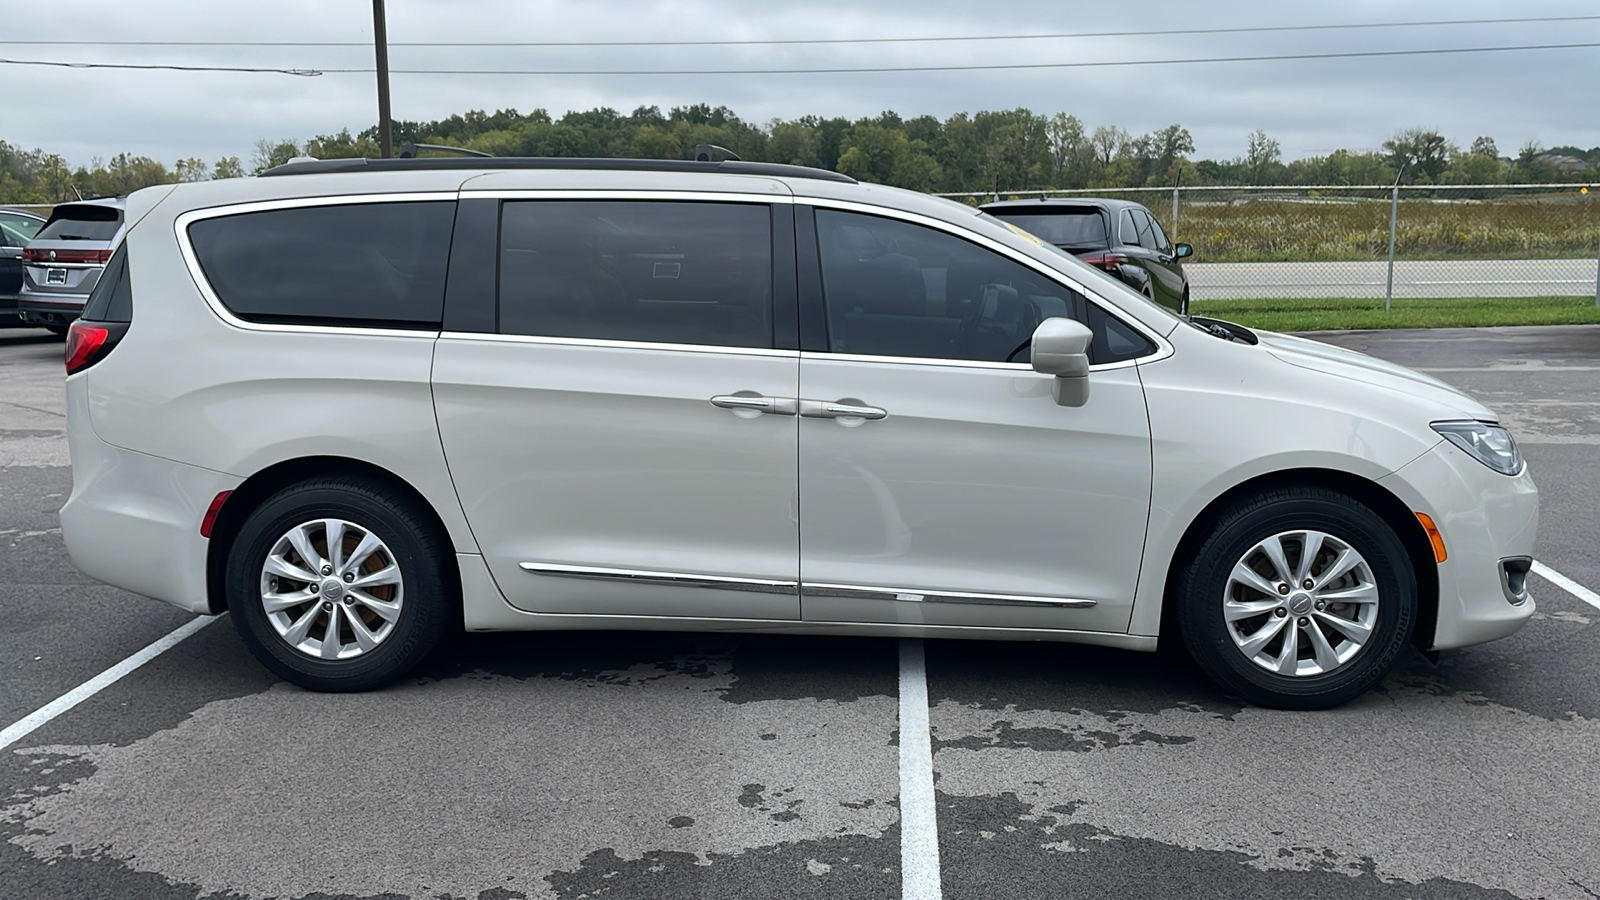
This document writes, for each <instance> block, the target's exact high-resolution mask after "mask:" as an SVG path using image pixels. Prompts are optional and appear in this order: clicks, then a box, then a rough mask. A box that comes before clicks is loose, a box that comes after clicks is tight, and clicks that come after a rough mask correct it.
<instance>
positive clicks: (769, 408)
mask: <svg viewBox="0 0 1600 900" xmlns="http://www.w3.org/2000/svg"><path fill="white" fill-rule="evenodd" d="M711 405H712V406H715V407H718V408H720V409H731V410H733V411H734V412H736V413H737V412H743V411H745V410H749V411H751V412H758V413H770V414H771V415H775V416H792V415H794V414H795V408H796V406H797V404H796V403H795V399H794V398H793V397H763V396H761V395H760V394H755V393H739V394H718V395H717V396H715V397H712V398H711Z"/></svg>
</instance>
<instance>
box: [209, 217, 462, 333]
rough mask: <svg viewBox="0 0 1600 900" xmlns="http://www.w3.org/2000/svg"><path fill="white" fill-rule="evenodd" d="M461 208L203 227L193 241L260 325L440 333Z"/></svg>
mask: <svg viewBox="0 0 1600 900" xmlns="http://www.w3.org/2000/svg"><path fill="white" fill-rule="evenodd" d="M455 208H456V204H455V202H454V201H450V200H443V201H421V202H400V203H361V204H348V205H339V206H306V207H296V208H292V209H275V210H264V211H261V212H250V213H240V214H237V215H231V216H218V217H216V218H210V219H201V220H199V221H197V222H194V223H192V224H190V225H189V241H190V243H191V245H192V246H193V247H194V254H195V259H196V260H197V261H198V262H199V263H200V268H201V270H202V271H203V272H204V273H205V277H206V281H207V282H208V283H209V284H210V285H211V289H212V291H213V292H215V293H216V295H217V299H219V300H221V301H222V304H223V305H224V306H226V307H227V308H228V310H229V312H232V313H233V314H234V315H236V316H238V317H239V318H241V319H245V320H248V321H254V322H270V323H281V324H323V325H351V326H357V327H374V328H382V327H392V328H416V327H427V328H437V327H439V323H440V320H441V317H442V313H443V309H444V283H445V271H446V268H447V265H448V263H449V258H450V234H451V231H452V228H453V226H454V222H455Z"/></svg>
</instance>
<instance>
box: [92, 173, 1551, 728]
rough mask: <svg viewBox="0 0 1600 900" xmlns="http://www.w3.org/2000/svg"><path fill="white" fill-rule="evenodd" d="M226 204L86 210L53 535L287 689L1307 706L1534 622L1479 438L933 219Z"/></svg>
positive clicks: (708, 205)
mask: <svg viewBox="0 0 1600 900" xmlns="http://www.w3.org/2000/svg"><path fill="white" fill-rule="evenodd" d="M270 174H271V175H273V176H274V177H268V178H255V179H230V180H225V181H215V182H209V183H199V184H183V185H177V186H171V185H165V186H161V187H156V188H149V189H146V190H143V191H140V192H138V193H136V194H134V195H133V196H132V197H130V198H129V200H128V207H127V221H128V223H130V226H129V229H128V233H127V237H126V240H125V241H124V242H123V244H122V245H121V247H120V249H119V250H118V251H117V253H116V255H115V257H114V258H113V259H112V260H111V262H110V263H109V265H108V267H107V271H106V277H104V278H102V279H101V281H100V284H99V285H98V287H97V288H96V291H95V294H94V296H93V297H92V298H91V300H90V302H89V304H88V308H87V310H86V311H85V313H84V317H83V319H82V320H81V321H79V322H77V323H76V324H74V326H73V331H72V334H71V335H70V340H69V343H68V347H67V357H68V358H67V368H68V371H69V373H70V374H69V375H68V377H67V399H68V415H69V432H68V433H69V436H70V439H71V449H72V463H73V482H74V483H73V491H72V495H71V498H70V499H69V500H68V501H67V504H66V507H65V508H64V509H63V510H62V511H61V521H62V526H63V530H64V533H65V536H66V541H67V545H68V547H69V548H70V550H71V553H72V558H73V561H74V562H75V563H76V564H77V565H78V566H79V567H80V568H81V569H83V571H85V572H87V573H88V574H89V575H91V576H93V577H95V578H98V579H101V580H103V581H106V582H109V583H111V584H114V585H117V586H119V587H123V588H126V589H128V590H131V591H134V592H137V593H140V594H145V595H148V596H151V597H155V598H158V599H161V600H165V601H168V602H170V603H173V604H176V605H178V606H181V607H183V608H185V609H189V610H193V611H194V612H197V613H219V612H221V611H222V610H224V609H226V610H229V611H231V612H232V613H233V620H234V622H235V623H236V625H237V627H238V629H239V632H240V634H241V635H242V636H243V637H244V640H245V641H246V643H247V644H248V645H249V646H250V647H251V649H252V650H253V651H254V652H255V653H256V655H257V656H259V657H260V659H261V660H262V662H263V663H265V664H266V665H267V666H268V667H269V668H271V669H272V670H273V671H274V672H276V673H277V674H279V675H280V676H282V677H284V678H286V679H288V680H290V681H293V682H295V683H296V684H300V685H303V686H306V687H309V688H314V689H319V690H359V689H364V688H370V687H373V686H376V685H378V684H381V683H383V682H386V681H389V680H391V679H394V678H396V677H397V676H399V675H401V674H402V673H404V672H405V671H407V670H408V669H409V668H410V667H411V666H413V665H414V664H415V663H416V662H417V661H418V660H419V659H420V658H421V657H422V656H424V655H425V654H426V653H427V652H428V651H429V649H430V648H431V647H432V646H433V645H434V643H435V641H436V640H437V639H438V638H439V637H440V635H441V634H442V633H445V632H446V631H447V630H448V629H453V628H462V627H464V628H465V629H467V630H468V631H494V630H512V629H551V628H560V629H593V628H623V629H644V628H654V629H676V630H725V631H762V632H773V631H788V632H811V633H829V634H857V635H862V634H873V635H907V636H921V637H959V638H1000V639H1008V640H1059V641H1076V642H1081V643H1091V644H1101V645H1106V646H1112V647H1123V648H1128V649H1133V650H1152V649H1154V648H1155V647H1156V644H1157V641H1158V640H1159V639H1166V640H1179V639H1181V640H1182V641H1183V642H1184V643H1186V644H1187V646H1188V648H1189V650H1190V651H1191V653H1192V654H1193V655H1194V657H1195V658H1196V659H1197V660H1198V661H1199V663H1200V664H1201V665H1202V666H1203V667H1204V668H1205V670H1206V671H1207V672H1209V673H1210V674H1211V675H1212V676H1213V677H1214V678H1215V679H1216V680H1217V681H1218V682H1219V683H1220V684H1221V685H1223V686H1224V688H1226V689H1227V690H1229V691H1232V692H1234V693H1236V694H1238V695H1241V696H1243V697H1245V698H1247V699H1249V700H1251V701H1254V702H1257V703H1262V704H1268V705H1276V706H1283V707H1293V708H1314V707H1325V706H1331V705H1334V704H1338V703H1341V702H1343V701H1345V700H1347V699H1349V698H1351V697H1353V696H1355V695H1357V694H1359V693H1360V692H1362V691H1364V690H1366V689H1367V688H1368V687H1370V686H1372V685H1373V684H1374V683H1376V682H1377V681H1378V680H1379V679H1380V678H1381V677H1382V676H1383V675H1384V673H1385V672H1386V671H1387V670H1388V669H1389V668H1390V667H1391V665H1392V664H1393V663H1394V661H1395V659H1396V657H1397V656H1398V655H1399V654H1400V653H1401V651H1402V650H1403V649H1404V648H1405V647H1406V645H1408V644H1414V645H1416V646H1417V647H1419V648H1421V649H1423V650H1425V651H1431V650H1439V649H1445V648H1451V647H1460V646H1463V645H1467V644H1473V643H1478V642H1481V641H1488V640H1492V639H1495V638H1498V637H1502V636H1504V635H1507V634H1510V633H1511V632H1513V631H1515V630H1516V629H1517V628H1518V627H1519V626H1521V625H1522V624H1523V623H1524V622H1525V621H1527V619H1528V618H1529V616H1531V615H1532V613H1533V602H1532V601H1531V600H1530V599H1528V595H1527V590H1526V585H1525V575H1526V573H1527V571H1528V568H1529V565H1530V564H1531V553H1532V550H1533V542H1534V532H1535V528H1536V524H1537V511H1538V494H1537V491H1536V489H1535V488H1534V486H1533V482H1532V481H1531V480H1530V478H1529V477H1528V474H1527V472H1526V467H1525V466H1524V464H1523V462H1522V459H1521V457H1520V456H1519V454H1518V452H1517V449H1516V446H1515V444H1514V443H1513V441H1512V440H1511V437H1510V435H1509V434H1507V432H1506V431H1505V429H1503V428H1501V427H1500V426H1499V425H1498V424H1496V420H1495V416H1494V414H1493V413H1491V412H1490V411H1489V410H1488V409H1485V408H1484V407H1483V406H1482V405H1480V404H1479V403H1477V402H1476V401H1474V400H1472V399H1470V398H1468V397H1466V396H1464V395H1462V394H1461V393H1459V392H1457V391H1455V390H1453V389H1451V388H1449V387H1447V386H1446V385H1444V384H1442V383H1440V382H1439V381H1436V380H1434V379H1432V378H1429V377H1426V376H1423V375H1419V374H1417V373H1415V372H1412V371H1409V370H1407V369H1403V368H1400V367H1398V366H1394V365H1389V364H1387V363H1383V362H1379V361H1377V360H1374V359H1371V358H1369V357H1366V356H1363V355H1361V354H1358V353H1352V352H1347V351H1343V350H1338V349H1334V348H1331V347H1328V346H1325V345H1322V344H1319V343H1314V342H1311V341H1307V340H1300V339H1296V338H1291V337H1285V336H1282V335H1274V334H1257V333H1253V332H1251V331H1249V330H1247V329H1244V328H1240V327H1238V326H1235V325H1228V324H1225V323H1217V322H1211V321H1205V320H1200V319H1194V320H1186V319H1184V318H1180V317H1178V316H1177V315H1174V314H1173V313H1171V312H1169V311H1167V310H1165V309H1163V308H1162V307H1160V306H1157V305H1155V304H1153V303H1150V302H1148V301H1146V300H1145V299H1143V298H1142V297H1140V296H1139V295H1138V294H1136V293H1134V292H1132V291H1130V290H1128V289H1126V288H1125V287H1123V286H1122V285H1121V284H1120V283H1118V282H1116V281H1114V280H1112V279H1110V278H1109V277H1107V276H1105V275H1104V274H1103V273H1100V272H1097V271H1095V270H1093V269H1091V268H1089V267H1088V266H1086V265H1084V264H1083V263H1081V262H1079V261H1078V260H1077V259H1075V258H1073V257H1072V256H1070V255H1068V254H1066V253H1063V252H1061V251H1059V250H1057V249H1055V248H1053V247H1051V246H1049V245H1047V244H1042V243H1040V242H1039V241H1038V240H1036V239H1034V238H1031V237H1029V236H1027V235H1026V234H1023V233H1021V232H1018V231H1016V230H1014V229H1011V228H1009V227H1008V226H1006V225H1004V224H1002V223H1001V222H999V221H997V220H995V219H993V218H990V217H988V216H986V215H982V214H980V213H978V212H977V211H976V210H974V209H970V208H968V207H965V206H961V205H958V204H955V203H950V202H947V201H943V200H938V199H934V198H931V197H927V196H924V195H922V194H916V193H911V192H908V191H902V190H896V189H893V188H886V187H880V186H875V185H866V184H857V183H856V182H854V181H852V180H851V179H849V178H845V177H843V176H840V175H836V174H833V173H829V172H822V171H816V170H810V169H802V168H795V167H789V166H776V165H764V164H755V163H740V162H724V163H720V164H719V163H693V162H652V161H636V160H624V161H617V160H530V159H522V160H517V159H507V160H480V159H429V160H388V161H365V160H340V161H332V160H330V161H309V162H297V163H291V164H290V165H287V166H283V167H280V168H279V169H276V170H274V171H273V172H271V173H270Z"/></svg>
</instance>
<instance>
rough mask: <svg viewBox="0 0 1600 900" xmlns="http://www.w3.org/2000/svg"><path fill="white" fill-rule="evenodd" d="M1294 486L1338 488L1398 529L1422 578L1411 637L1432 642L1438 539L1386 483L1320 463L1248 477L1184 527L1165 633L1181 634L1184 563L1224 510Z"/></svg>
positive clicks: (1164, 607) (1172, 569)
mask: <svg viewBox="0 0 1600 900" xmlns="http://www.w3.org/2000/svg"><path fill="white" fill-rule="evenodd" d="M1289 487H1320V488H1326V489H1328V490H1334V491H1338V492H1339V493H1342V494H1344V495H1345V496H1347V497H1350V498H1352V499H1354V500H1356V501H1358V502H1360V503H1361V504H1362V505H1364V506H1366V507H1367V508H1368V509H1370V510H1372V511H1373V512H1374V513H1376V514H1377V515H1378V516H1379V518H1381V519H1383V521H1384V522H1385V524H1387V525H1388V526H1389V527H1390V528H1391V529H1393V530H1394V533H1395V535H1396V536H1397V537H1398V538H1399V539H1400V543H1401V545H1402V546H1404V547H1405V550H1406V555H1407V556H1408V557H1409V558H1410V560H1411V568H1412V571H1413V572H1415V574H1416V578H1417V624H1416V628H1415V630H1414V631H1413V632H1412V637H1411V641H1412V643H1413V644H1415V645H1416V646H1417V648H1418V649H1420V650H1427V649H1429V648H1430V647H1432V646H1433V635H1434V631H1435V626H1436V625H1437V623H1438V619H1439V567H1438V563H1437V562H1435V561H1434V556H1433V544H1432V543H1431V542H1430V541H1429V539H1428V535H1427V532H1425V531H1423V530H1422V523H1421V522H1419V521H1417V517H1416V514H1415V513H1413V512H1412V511H1411V510H1410V508H1409V507H1407V506H1406V504H1405V502H1404V501H1403V500H1401V499H1400V498H1399V497H1397V496H1395V495H1394V494H1393V493H1391V492H1390V491H1389V490H1388V489H1387V488H1385V487H1383V485H1380V484H1378V483H1377V482H1374V481H1372V480H1370V479H1367V478H1363V477H1361V476H1360V475H1354V474H1351V473H1349V472H1341V471H1339V470H1337V469H1315V468H1301V469H1285V470H1282V471H1278V472H1269V473H1267V474H1264V475H1258V476H1256V477H1254V478H1251V479H1248V480H1246V481H1242V482H1240V483H1239V484H1236V485H1234V486H1233V487H1231V488H1229V489H1228V490H1226V491H1224V492H1223V493H1221V494H1220V495H1218V496H1217V497H1216V498H1215V499H1213V500H1212V501H1211V502H1210V503H1208V504H1207V505H1206V507H1205V509H1203V510H1201V511H1200V513H1199V515H1197V516H1195V518H1194V520H1193V521H1191V522H1190V523H1189V527H1188V528H1187V529H1185V530H1184V533H1183V537H1182V538H1180V539H1179V540H1178V546H1177V547H1176V548H1175V549H1174V550H1173V554H1172V562H1171V563H1170V564H1169V565H1168V566H1167V581H1166V584H1165V585H1164V587H1163V591H1162V603H1161V636H1162V637H1168V636H1173V637H1176V635H1177V628H1178V624H1177V622H1176V616H1177V612H1178V607H1179V604H1178V603H1177V602H1176V592H1177V584H1178V580H1179V577H1180V574H1181V572H1182V569H1183V566H1182V565H1181V563H1183V562H1184V561H1186V560H1188V559H1189V558H1190V557H1191V556H1192V555H1193V554H1194V553H1195V552H1196V551H1197V550H1198V549H1199V547H1200V545H1201V544H1202V543H1203V542H1204V541H1205V539H1206V538H1207V537H1208V536H1210V534H1211V532H1212V528H1213V526H1214V525H1215V523H1216V521H1217V519H1218V518H1219V517H1220V516H1221V515H1222V513H1223V512H1224V511H1226V510H1227V509H1228V508H1229V507H1231V506H1233V505H1234V504H1235V503H1237V502H1238V501H1240V500H1241V499H1243V498H1245V497H1248V496H1251V495H1252V494H1257V493H1260V492H1262V491H1267V490H1272V489H1274V488H1289Z"/></svg>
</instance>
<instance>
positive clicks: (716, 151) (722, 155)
mask: <svg viewBox="0 0 1600 900" xmlns="http://www.w3.org/2000/svg"><path fill="white" fill-rule="evenodd" d="M694 159H695V162H722V161H723V160H725V159H731V160H734V161H736V162H737V161H738V160H739V154H737V153H735V152H733V151H732V150H729V149H728V148H726V147H718V146H717V145H716V144H698V145H696V146H695V148H694Z"/></svg>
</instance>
